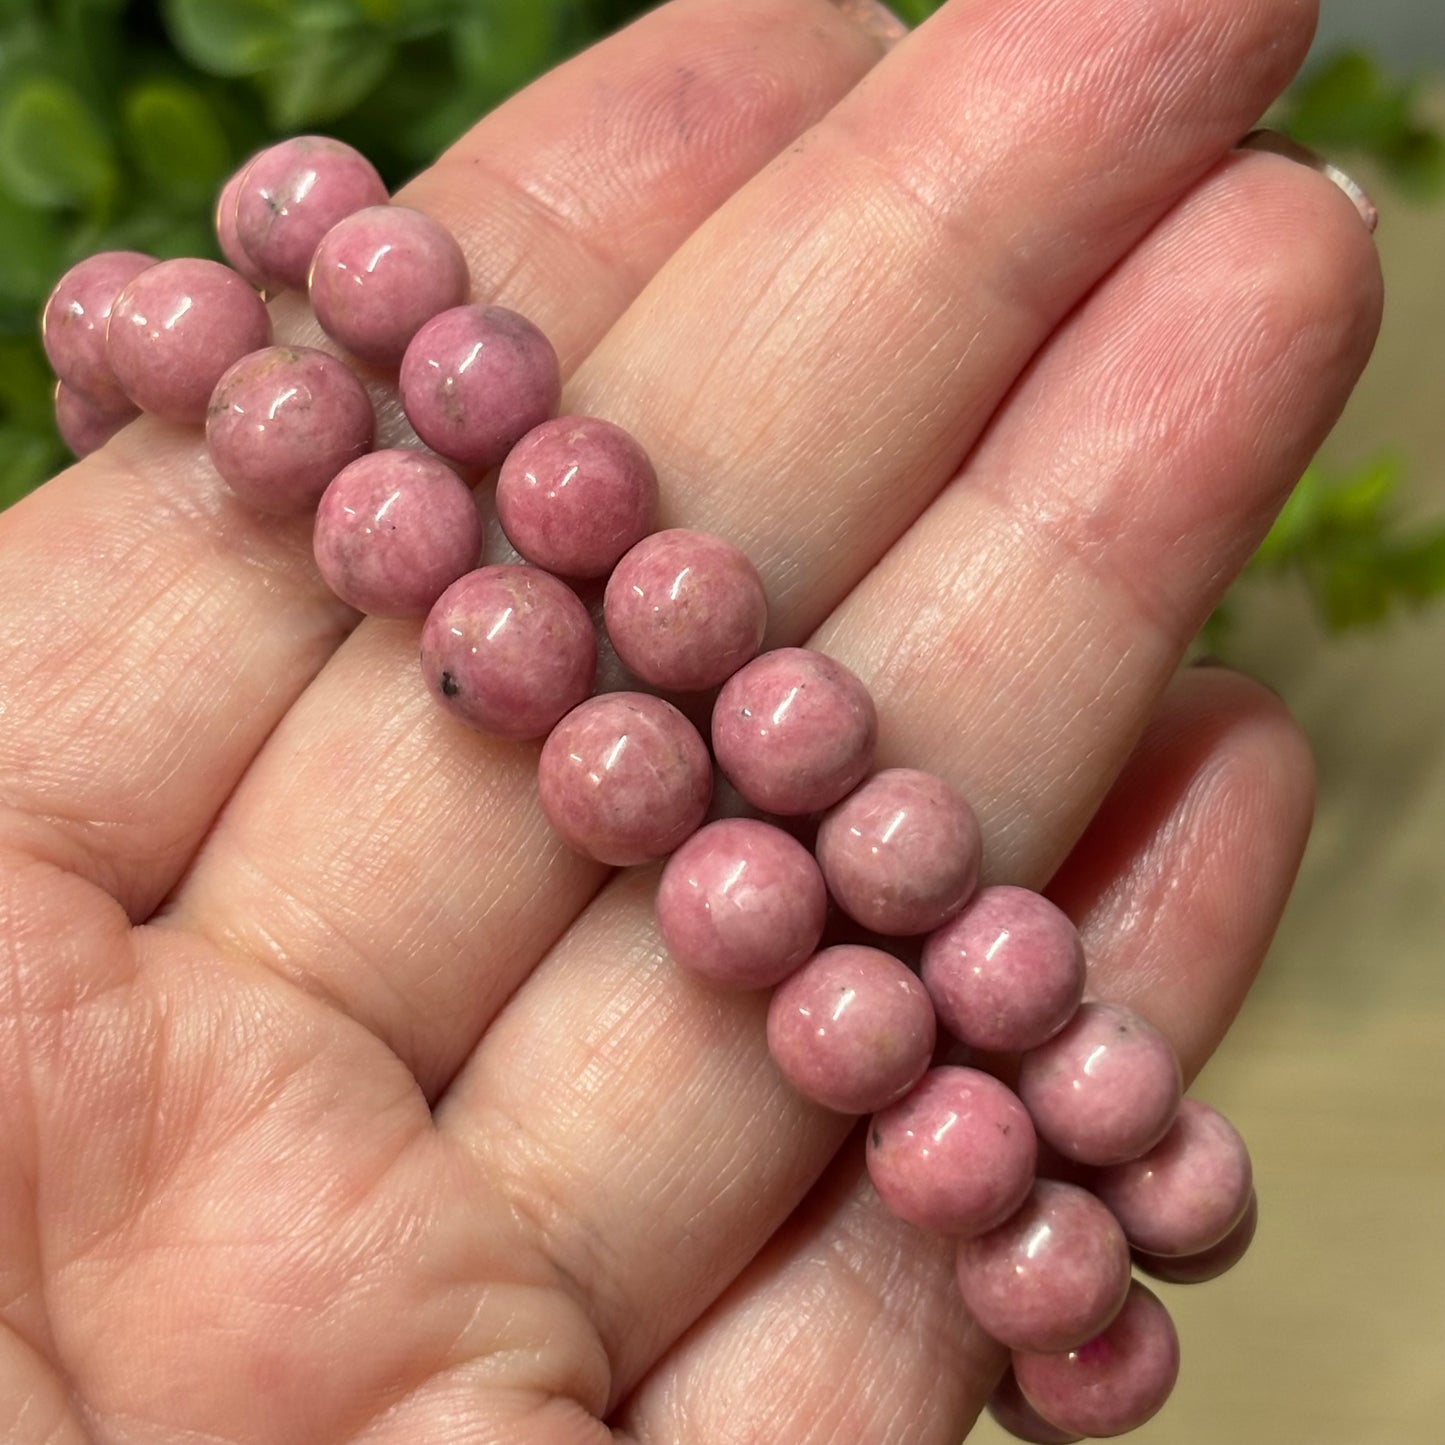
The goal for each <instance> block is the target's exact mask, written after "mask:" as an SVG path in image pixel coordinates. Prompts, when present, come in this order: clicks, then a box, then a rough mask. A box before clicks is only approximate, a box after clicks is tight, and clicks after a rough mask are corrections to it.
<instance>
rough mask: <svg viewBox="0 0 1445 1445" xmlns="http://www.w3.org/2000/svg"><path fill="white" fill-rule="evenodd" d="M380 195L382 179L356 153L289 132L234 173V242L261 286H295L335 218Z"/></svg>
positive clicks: (302, 282) (301, 283)
mask: <svg viewBox="0 0 1445 1445" xmlns="http://www.w3.org/2000/svg"><path fill="white" fill-rule="evenodd" d="M386 199H387V195H386V185H385V183H384V182H383V181H382V179H381V177H380V176H379V175H378V174H377V172H376V167H375V166H373V165H372V164H371V162H370V161H369V160H367V159H366V157H365V156H364V155H362V154H361V152H360V151H358V150H354V149H353V148H352V147H351V146H349V145H346V144H345V143H344V142H343V141H339V140H332V139H331V138H330V137H329V136H320V135H300V136H293V137H292V138H291V139H290V140H283V141H280V142H278V143H277V144H276V145H273V146H269V147H268V148H267V149H266V150H263V151H262V152H261V153H260V154H259V155H257V156H256V157H255V158H254V159H253V160H252V161H251V163H250V165H248V166H247V167H246V169H245V171H244V173H243V174H242V177H241V180H240V182H239V183H238V185H237V191H236V240H237V243H238V245H239V246H240V247H241V249H242V250H243V251H244V252H245V254H246V255H247V256H248V257H250V260H251V266H252V270H253V271H254V273H255V274H256V275H258V276H260V277H261V278H262V280H263V281H264V283H265V284H266V285H267V286H268V287H271V288H273V289H277V290H279V289H281V288H283V287H287V286H292V287H295V288H296V289H297V290H303V289H304V288H305V286H306V273H307V271H308V270H309V269H310V267H311V258H312V256H313V255H314V254H315V253H316V247H317V246H318V245H319V244H320V243H321V238H322V237H323V236H324V235H325V234H326V233H327V232H328V231H329V230H330V229H331V228H332V227H333V226H334V225H335V224H336V223H337V222H338V221H340V220H341V219H342V218H343V217H345V216H349V215H351V213H352V212H353V211H359V210H361V209H362V207H363V206H380V205H384V204H385V203H386Z"/></svg>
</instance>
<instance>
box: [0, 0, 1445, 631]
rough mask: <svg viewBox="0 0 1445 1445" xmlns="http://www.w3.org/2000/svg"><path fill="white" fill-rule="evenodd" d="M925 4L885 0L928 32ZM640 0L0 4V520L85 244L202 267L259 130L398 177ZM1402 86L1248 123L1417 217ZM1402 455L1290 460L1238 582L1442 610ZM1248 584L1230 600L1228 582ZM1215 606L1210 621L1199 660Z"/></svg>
mask: <svg viewBox="0 0 1445 1445" xmlns="http://www.w3.org/2000/svg"><path fill="white" fill-rule="evenodd" d="M938 3H939V0H895V8H896V9H897V10H898V11H899V12H900V13H901V14H902V15H903V16H904V18H905V19H907V20H909V21H911V22H914V23H917V22H919V21H921V20H923V19H926V18H927V16H928V14H930V13H931V12H932V11H933V10H934V9H935V8H937V4H938ZM646 8H647V5H646V4H645V3H640V0H161V3H140V0H0V243H3V254H4V257H5V265H4V266H0V506H4V505H6V504H8V503H9V502H11V501H13V500H15V499H16V498H17V497H19V496H21V495H23V494H24V493H25V492H26V491H28V490H30V488H32V487H34V486H35V485H37V484H38V483H39V482H40V481H42V480H43V479H44V478H45V477H47V476H49V475H50V474H51V473H53V472H54V471H55V470H57V469H58V468H59V467H60V466H62V465H64V463H65V460H66V452H65V450H64V448H63V447H62V445H61V443H60V441H59V439H58V437H57V436H56V434H55V430H54V425H53V420H52V416H51V401H50V390H51V384H52V383H51V378H50V376H49V373H48V369H47V367H46V365H45V360H44V356H43V354H42V352H41V350H40V346H39V340H38V334H37V325H36V320H37V317H38V315H39V312H40V309H41V306H42V304H43V302H44V299H45V296H46V294H47V293H48V291H49V289H50V287H51V286H52V285H53V283H54V281H55V279H56V278H57V277H58V276H59V274H60V273H61V272H62V271H63V270H65V269H66V268H67V267H68V266H70V265H72V264H73V263H74V262H75V261H77V260H79V259H80V258H81V257H83V256H85V255H88V254H90V253H91V252H93V251H97V250H102V249H107V248H112V247H124V248H133V249H137V250H143V251H150V252H153V253H154V254H156V255H159V256H174V255H215V254H216V250H215V243H214V239H213V236H212V233H211V206H212V204H213V201H214V197H215V194H216V192H217V190H218V189H219V187H220V185H221V183H222V181H223V180H224V179H225V177H226V176H227V175H228V174H229V173H230V172H231V170H232V169H234V167H235V166H236V165H237V164H238V163H239V162H240V161H241V160H242V159H243V158H244V157H245V156H247V155H249V154H250V153H251V152H252V151H254V150H256V149H257V148H258V147H260V146H262V145H264V144H266V143H267V142H268V141H270V140H272V139H275V138H276V137H278V136H282V135H286V134H293V133H296V132H298V131H310V130H323V131H326V132H327V133H329V134H333V135H337V136H340V137H341V138H343V139H345V140H347V141H350V142H351V143H352V144H353V145H355V146H357V147H359V148H360V149H361V150H363V151H364V152H365V153H366V154H367V155H369V156H370V157H371V158H372V159H373V161H374V162H375V163H376V165H377V166H378V168H379V169H380V170H381V172H382V174H383V175H384V176H385V177H386V179H387V181H388V183H389V184H391V185H393V186H395V185H398V184H400V183H401V182H402V181H403V180H405V179H406V178H407V177H408V176H409V175H411V174H413V173H414V172H415V171H417V170H418V169H420V168H421V167H422V166H423V165H425V164H426V163H427V161H428V160H429V159H430V158H431V157H432V156H434V155H435V154H436V153H437V151H438V150H440V149H441V148H442V147H444V146H445V145H447V144H448V143H449V142H450V141H452V140H453V139H455V138H456V137H457V136H458V135H459V134H460V133H461V132H462V131H463V130H464V129H466V127H467V126H469V125H470V124H471V123H472V122H473V121H474V120H475V119H476V118H477V117H478V116H480V115H483V114H484V113H485V112H486V111H488V110H490V109H491V108H492V107H493V106H495V105H496V104H498V103H499V102H500V101H502V100H504V99H505V98H506V97H507V96H508V95H509V94H511V93H512V92H513V91H514V90H516V89H518V88H519V87H520V86H522V85H524V84H526V83H527V81H529V80H530V79H531V78H532V77H534V76H535V75H537V74H539V73H541V72H542V71H543V70H546V69H547V68H548V67H550V66H552V65H554V64H555V63H556V62H557V61H559V60H561V59H563V58H564V57H565V56H567V55H569V54H571V53H573V52H575V51H576V50H578V49H580V48H582V47H583V46H585V45H586V44H588V43H589V42H591V41H592V40H594V39H596V38H597V37H599V36H601V35H604V34H606V33H608V32H609V31H611V30H614V29H616V28H617V27H618V26H619V25H622V24H623V23H625V22H626V21H627V20H629V19H631V18H632V17H633V15H635V14H636V13H637V12H639V11H641V10H643V9H646ZM1417 100H1418V82H1417V79H1415V78H1410V77H1398V76H1394V75H1391V74H1389V73H1387V72H1386V70H1385V69H1384V68H1383V67H1382V66H1381V65H1380V64H1379V63H1378V62H1377V61H1376V60H1374V59H1372V58H1371V57H1370V56H1369V55H1366V54H1362V53H1359V52H1347V53H1342V54H1337V55H1334V56H1332V57H1327V58H1326V59H1324V60H1323V61H1322V62H1320V63H1319V64H1317V65H1316V66H1315V67H1314V68H1313V69H1312V70H1310V71H1309V72H1307V74H1306V75H1305V76H1304V77H1303V78H1302V80H1301V81H1300V83H1299V84H1297V85H1296V86H1295V87H1294V89H1293V90H1292V91H1291V92H1290V93H1289V95H1287V96H1286V97H1285V99H1284V100H1283V101H1282V102H1281V104H1280V106H1279V107H1278V108H1277V112H1276V114H1274V115H1272V116H1271V117H1270V120H1271V123H1273V124H1276V125H1279V126H1281V128H1283V129H1286V130H1288V131H1289V132H1290V133H1291V134H1292V135H1294V136H1295V137H1296V138H1297V139H1299V140H1301V141H1303V142H1304V143H1306V144H1307V145H1312V146H1314V147H1316V148H1318V149H1320V150H1322V151H1325V152H1327V153H1328V154H1330V155H1331V156H1332V157H1333V158H1337V159H1339V160H1341V161H1342V162H1343V163H1345V164H1348V163H1349V161H1350V159H1351V157H1352V156H1360V155H1364V156H1367V157H1369V160H1370V163H1371V164H1372V165H1373V167H1374V168H1375V171H1376V173H1377V174H1383V175H1384V176H1385V177H1386V178H1387V183H1388V184H1390V185H1391V186H1392V187H1394V188H1396V189H1397V190H1398V191H1399V192H1400V193H1401V194H1402V195H1404V196H1406V197H1408V198H1410V199H1412V200H1414V201H1417V202H1419V203H1421V204H1428V203H1431V202H1435V201H1438V200H1440V199H1441V198H1442V196H1445V140H1442V137H1441V135H1440V134H1439V133H1438V132H1437V131H1436V130H1434V129H1432V128H1431V127H1430V126H1429V125H1427V124H1426V123H1425V122H1424V121H1423V120H1422V119H1421V113H1420V108H1419V106H1418V104H1417ZM1408 467H1409V459H1408V458H1405V457H1400V456H1398V455H1394V454H1387V455H1383V456H1381V457H1379V458H1377V459H1374V460H1372V461H1371V462H1369V463H1368V464H1366V465H1364V466H1362V467H1361V468H1359V469H1358V470H1356V471H1353V472H1350V473H1347V474H1343V475H1334V474H1330V473H1327V472H1326V471H1324V470H1322V469H1320V468H1318V467H1312V468H1311V469H1310V470H1309V471H1308V472H1307V473H1306V475H1305V477H1304V478H1303V480H1302V481H1301V484H1300V486H1299V488H1298V489H1297V491H1296V493H1295V495H1294V497H1293V498H1292V500H1291V502H1290V504H1289V506H1288V507H1287V508H1286V510H1285V512H1284V514H1283V516H1282V517H1281V518H1280V521H1279V523H1278V525H1277V526H1276V528H1275V530H1274V532H1273V533H1272V534H1271V535H1270V538H1269V539H1268V541H1267V542H1266V544H1265V546H1264V547H1263V548H1262V549H1261V551H1260V553H1259V555H1258V557H1257V558H1256V559H1255V561H1254V563H1253V564H1252V567H1251V574H1252V575H1253V576H1254V577H1259V576H1272V577H1276V578H1278V577H1288V578H1292V579H1294V581H1295V582H1296V583H1297V585H1300V586H1302V587H1303V588H1304V589H1305V590H1306V592H1307V593H1308V595H1309V596H1310V598H1311V600H1312V602H1313V604H1314V606H1315V608H1316V610H1317V612H1318V614H1319V616H1320V617H1321V618H1322V620H1323V621H1324V623H1325V624H1326V626H1327V627H1329V628H1330V629H1332V630H1341V629H1345V628H1349V627H1353V626H1357V625H1360V624H1365V623H1370V622H1375V621H1378V620H1380V619H1381V618H1383V617H1386V616H1388V615H1389V614H1390V613H1391V612H1392V611H1393V610H1395V609H1397V608H1398V607H1401V606H1414V605H1419V604H1421V603H1423V602H1425V601H1426V600H1428V599H1430V598H1432V597H1435V596H1438V595H1440V594H1441V593H1445V525H1439V524H1425V525H1421V524H1419V523H1414V524H1410V525H1407V524H1406V523H1405V522H1404V520H1403V519H1402V517H1401V514H1400V512H1399V510H1398V506H1397V493H1398V489H1399V484H1400V481H1401V479H1402V478H1403V477H1404V475H1405V474H1406V472H1407V470H1408ZM1248 580H1249V579H1248V578H1247V579H1246V586H1247V585H1248ZM1242 605H1247V604H1245V603H1243V602H1242V601H1241V599H1240V595H1239V594H1238V593H1236V594H1235V595H1234V596H1233V597H1232V598H1231V600H1230V602H1229V603H1228V604H1227V605H1226V607H1225V608H1223V609H1221V610H1220V612H1219V613H1218V614H1217V615H1216V617H1215V618H1214V619H1213V621H1212V622H1211V624H1210V627H1209V629H1208V632H1207V636H1206V641H1207V643H1208V644H1209V645H1211V646H1215V647H1218V646H1221V645H1223V644H1224V642H1225V640H1226V639H1227V634H1228V630H1229V626H1230V621H1231V617H1232V615H1233V614H1234V612H1235V611H1237V609H1238V608H1239V607H1240V606H1242Z"/></svg>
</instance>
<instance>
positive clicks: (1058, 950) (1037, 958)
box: [922, 885, 1084, 1053]
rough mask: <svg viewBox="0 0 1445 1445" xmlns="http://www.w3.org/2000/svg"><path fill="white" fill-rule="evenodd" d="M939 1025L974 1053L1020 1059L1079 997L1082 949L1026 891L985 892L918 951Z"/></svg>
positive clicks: (1068, 926) (1060, 920)
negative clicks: (1013, 1055)
mask: <svg viewBox="0 0 1445 1445" xmlns="http://www.w3.org/2000/svg"><path fill="white" fill-rule="evenodd" d="M922 973H923V983H924V986H925V987H926V988H927V989H928V992H929V993H930V994H931V995H932V996H933V1006H934V1008H936V1009H937V1010H938V1019H939V1022H940V1023H941V1024H942V1025H943V1026H944V1028H946V1029H947V1030H948V1031H949V1032H950V1033H951V1034H952V1035H953V1036H954V1037H955V1038H956V1039H959V1040H961V1041H962V1042H963V1043H965V1044H968V1045H969V1046H970V1047H971V1048H975V1049H988V1050H991V1051H994V1052H997V1053H1019V1052H1022V1051H1023V1050H1024V1049H1031V1048H1033V1047H1034V1046H1035V1045H1037V1044H1041V1043H1043V1042H1044V1041H1045V1040H1046V1039H1049V1038H1052V1037H1053V1035H1054V1034H1056V1033H1058V1031H1059V1030H1060V1029H1061V1028H1063V1027H1064V1025H1065V1024H1066V1023H1068V1021H1069V1020H1070V1019H1071V1018H1072V1017H1073V1016H1074V1012H1075V1010H1076V1009H1077V1008H1078V1006H1079V1000H1080V999H1081V998H1082V997H1083V996H1084V947H1083V944H1081V943H1080V942H1079V934H1078V930H1077V929H1075V927H1074V925H1073V924H1072V923H1071V922H1069V919H1068V917H1067V915H1065V914H1064V912H1063V911H1062V910H1061V909H1059V908H1057V907H1055V906H1054V904H1052V903H1050V902H1049V900H1048V899H1047V898H1044V897H1043V896H1041V895H1040V894H1038V893H1034V892H1032V891H1031V890H1030V889H1027V888H1014V887H1010V886H1007V885H1000V886H998V887H993V888H985V889H983V890H982V892H980V893H979V894H978V895H977V897H975V898H974V899H973V901H972V902H970V903H969V904H968V906H967V907H966V908H964V910H963V911H962V912H961V913H959V914H958V916H957V917H955V918H954V919H952V920H951V921H950V922H948V923H946V924H944V926H943V927H942V928H940V929H939V930H938V932H937V933H935V934H934V935H933V936H932V937H931V938H929V940H928V941H927V943H925V944H924V946H923V970H922Z"/></svg>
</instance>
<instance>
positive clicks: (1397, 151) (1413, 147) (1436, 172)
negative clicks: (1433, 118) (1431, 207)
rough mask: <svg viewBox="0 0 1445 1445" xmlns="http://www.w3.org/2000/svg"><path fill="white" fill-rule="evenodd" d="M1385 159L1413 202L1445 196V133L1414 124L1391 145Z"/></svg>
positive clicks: (1433, 199) (1386, 151)
mask: <svg viewBox="0 0 1445 1445" xmlns="http://www.w3.org/2000/svg"><path fill="white" fill-rule="evenodd" d="M1382 159H1383V161H1384V163H1385V169H1386V170H1387V171H1388V172H1389V174H1390V179H1391V180H1393V181H1394V182H1395V184H1396V185H1397V186H1399V188H1400V190H1401V191H1402V192H1403V193H1404V194H1405V196H1406V197H1407V198H1408V199H1409V200H1412V201H1417V202H1425V203H1428V202H1430V201H1438V200H1440V199H1441V198H1442V197H1445V136H1441V135H1440V134H1439V133H1438V132H1436V131H1432V130H1426V129H1425V128H1424V127H1414V128H1411V129H1410V130H1407V131H1406V132H1405V133H1404V134H1403V135H1401V136H1399V137H1398V138H1397V139H1396V140H1395V142H1394V144H1393V145H1391V146H1389V147H1388V148H1387V149H1386V150H1385V152H1384V154H1383V156H1382Z"/></svg>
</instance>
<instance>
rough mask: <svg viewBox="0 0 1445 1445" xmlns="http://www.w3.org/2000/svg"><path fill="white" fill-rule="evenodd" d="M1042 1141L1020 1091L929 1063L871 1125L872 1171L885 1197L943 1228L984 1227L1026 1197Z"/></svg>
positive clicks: (973, 1072) (927, 1224)
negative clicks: (1018, 1096)
mask: <svg viewBox="0 0 1445 1445" xmlns="http://www.w3.org/2000/svg"><path fill="white" fill-rule="evenodd" d="M1037 1152H1038V1149H1037V1142H1036V1140H1035V1137H1034V1130H1033V1125H1032V1124H1031V1123H1030V1122H1029V1116H1028V1113H1027V1111H1026V1110H1025V1109H1024V1107H1023V1105H1022V1104H1020V1103H1019V1101H1018V1099H1016V1098H1015V1097H1014V1094H1013V1091H1012V1090H1010V1089H1009V1088H1008V1087H1007V1086H1006V1085H1004V1084H1001V1083H1000V1082H999V1081H998V1080H997V1079H995V1078H994V1077H993V1076H992V1075H990V1074H985V1073H981V1072H980V1071H979V1070H978V1069H967V1068H955V1067H952V1066H945V1067H943V1068H936V1069H930V1070H929V1071H928V1072H927V1073H926V1074H924V1076H923V1078H922V1079H921V1080H920V1081H919V1082H918V1083H917V1084H916V1085H915V1086H914V1087H913V1089H912V1090H911V1091H910V1092H909V1093H908V1094H906V1095H905V1096H904V1097H903V1098H902V1099H901V1100H900V1101H899V1102H898V1103H896V1104H894V1105H893V1106H892V1107H891V1108H889V1109H885V1110H884V1111H883V1112H882V1113H881V1114H877V1115H875V1116H874V1118H873V1121H872V1123H871V1125H870V1126H869V1129H868V1149H867V1154H868V1174H869V1177H870V1178H871V1179H872V1181H873V1187H874V1188H875V1189H876V1190H877V1191H878V1194H879V1197H880V1198H881V1199H882V1200H883V1202H884V1204H886V1205H887V1206H888V1208H889V1209H891V1210H892V1211H893V1213H894V1214H896V1215H898V1217H899V1218H900V1219H906V1220H907V1221H908V1222H909V1223H910V1224H916V1225H918V1226H919V1227H920V1228H922V1229H931V1230H933V1231H934V1232H935V1233H936V1234H956V1235H962V1236H968V1235H973V1234H983V1233H985V1232H986V1231H987V1230H990V1229H993V1228H995V1227H997V1226H998V1225H1000V1224H1002V1223H1003V1222H1004V1220H1005V1219H1007V1218H1008V1217H1009V1215H1011V1214H1012V1213H1013V1212H1014V1210H1016V1209H1017V1208H1018V1207H1019V1205H1020V1204H1022V1203H1023V1202H1024V1200H1025V1198H1026V1197H1027V1196H1028V1192H1029V1189H1030V1188H1031V1187H1032V1185H1033V1182H1034V1164H1035V1161H1036V1159H1037Z"/></svg>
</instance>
